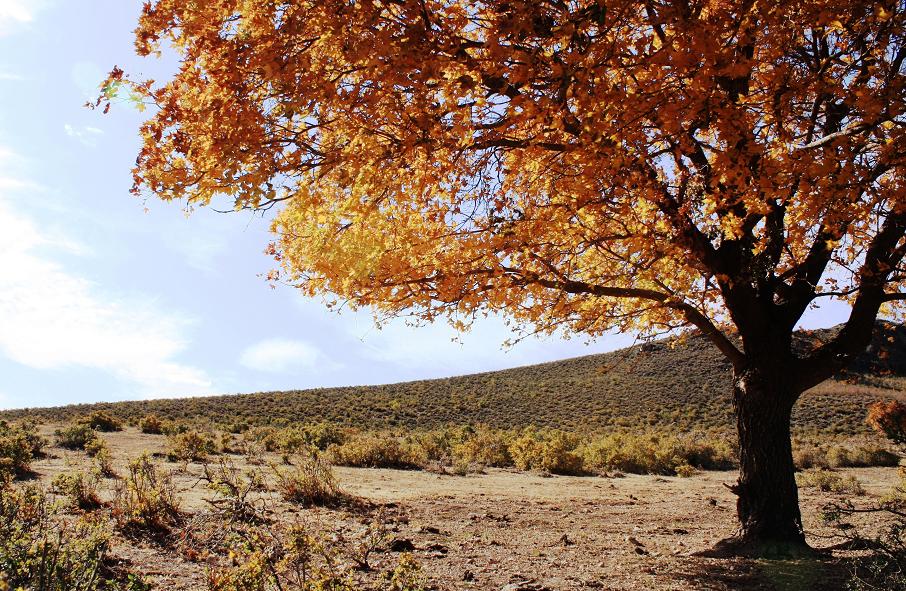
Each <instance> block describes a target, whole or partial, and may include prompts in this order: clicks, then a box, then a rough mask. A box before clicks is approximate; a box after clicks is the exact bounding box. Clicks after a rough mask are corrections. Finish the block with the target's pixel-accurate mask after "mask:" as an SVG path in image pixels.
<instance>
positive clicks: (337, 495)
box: [271, 453, 345, 506]
mask: <svg viewBox="0 0 906 591" xmlns="http://www.w3.org/2000/svg"><path fill="white" fill-rule="evenodd" d="M294 460H295V461H294V462H293V463H292V465H291V466H290V467H279V466H271V469H272V470H273V471H274V474H275V475H276V477H277V490H278V491H279V492H280V494H281V495H282V496H283V498H284V499H286V500H287V501H290V502H292V503H298V504H300V505H319V506H320V505H336V504H337V503H339V502H340V501H341V500H343V499H344V498H345V495H344V494H343V493H342V492H341V491H340V485H339V484H338V483H337V479H336V476H334V473H333V470H331V468H330V465H329V464H328V463H326V462H325V461H324V460H323V459H322V458H321V457H320V455H319V454H317V453H311V454H303V455H299V456H296V457H295V458H294Z"/></svg>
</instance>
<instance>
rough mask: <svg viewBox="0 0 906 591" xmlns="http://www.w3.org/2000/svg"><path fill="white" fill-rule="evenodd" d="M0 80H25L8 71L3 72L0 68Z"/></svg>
mask: <svg viewBox="0 0 906 591" xmlns="http://www.w3.org/2000/svg"><path fill="white" fill-rule="evenodd" d="M0 80H6V81H20V80H25V77H24V76H22V75H20V74H16V73H15V72H10V71H9V70H4V69H3V68H2V67H0Z"/></svg>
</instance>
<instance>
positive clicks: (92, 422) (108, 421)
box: [79, 410, 123, 433]
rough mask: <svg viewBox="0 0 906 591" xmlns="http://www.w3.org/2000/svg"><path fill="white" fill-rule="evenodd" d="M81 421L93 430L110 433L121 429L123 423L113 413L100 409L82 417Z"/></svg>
mask: <svg viewBox="0 0 906 591" xmlns="http://www.w3.org/2000/svg"><path fill="white" fill-rule="evenodd" d="M79 422H81V423H84V424H86V425H88V426H89V427H91V428H92V429H94V430H95V431H101V432H103V433H110V432H113V431H122V430H123V423H122V421H120V420H119V419H118V418H116V417H114V416H113V415H111V414H109V413H106V412H104V411H102V410H98V411H95V412H93V413H91V414H90V415H88V416H87V417H85V418H83V419H82V420H81V421H79Z"/></svg>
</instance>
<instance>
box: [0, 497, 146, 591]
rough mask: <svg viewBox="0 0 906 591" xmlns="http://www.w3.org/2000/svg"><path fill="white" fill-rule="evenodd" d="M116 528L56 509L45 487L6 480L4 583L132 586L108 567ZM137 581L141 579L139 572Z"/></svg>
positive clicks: (82, 590) (80, 589) (94, 588)
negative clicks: (64, 514) (19, 485)
mask: <svg viewBox="0 0 906 591" xmlns="http://www.w3.org/2000/svg"><path fill="white" fill-rule="evenodd" d="M110 536H111V532H110V529H109V528H108V527H107V525H106V523H105V522H104V521H103V520H102V519H100V518H97V517H95V516H85V517H80V518H77V519H75V520H74V521H73V520H66V519H62V518H61V517H60V516H59V515H57V514H56V513H55V510H54V507H53V505H52V504H51V503H49V502H48V499H47V497H46V495H45V493H44V491H43V490H41V489H40V488H39V487H38V486H35V485H29V486H26V487H23V488H17V487H15V486H13V485H12V484H11V483H10V482H9V481H8V480H7V481H3V482H0V588H2V589H35V590H40V591H100V590H107V589H120V588H123V589H129V591H133V590H134V591H137V590H138V589H139V588H138V587H136V586H132V587H122V586H119V585H118V581H116V580H112V579H111V578H110V577H109V575H110V574H111V573H110V571H108V570H107V569H105V568H104V564H105V560H106V559H107V557H108V552H109V548H110ZM131 580H133V581H140V580H141V579H140V578H138V577H136V576H135V575H131Z"/></svg>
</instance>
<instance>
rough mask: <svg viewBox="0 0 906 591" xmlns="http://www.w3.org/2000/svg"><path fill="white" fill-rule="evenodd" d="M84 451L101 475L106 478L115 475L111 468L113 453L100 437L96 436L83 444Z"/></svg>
mask: <svg viewBox="0 0 906 591" xmlns="http://www.w3.org/2000/svg"><path fill="white" fill-rule="evenodd" d="M85 453H87V454H88V456H89V457H91V459H92V462H93V463H94V466H95V468H96V469H97V471H98V473H99V474H100V475H101V476H106V477H108V478H114V477H116V472H115V471H114V469H113V455H112V454H111V453H110V447H109V446H108V445H107V442H106V441H105V440H104V439H102V438H101V437H97V438H95V439H94V440H92V441H91V442H89V443H88V444H87V445H86V446H85Z"/></svg>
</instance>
